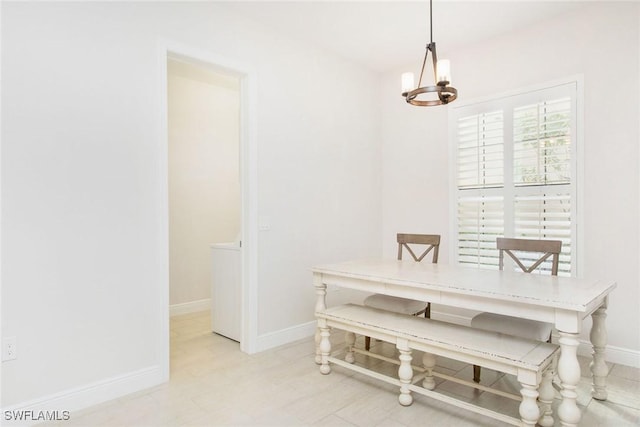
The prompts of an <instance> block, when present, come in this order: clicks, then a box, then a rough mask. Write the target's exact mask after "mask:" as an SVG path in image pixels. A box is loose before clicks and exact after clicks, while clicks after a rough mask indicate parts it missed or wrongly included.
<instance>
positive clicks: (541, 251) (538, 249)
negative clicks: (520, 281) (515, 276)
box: [471, 237, 562, 383]
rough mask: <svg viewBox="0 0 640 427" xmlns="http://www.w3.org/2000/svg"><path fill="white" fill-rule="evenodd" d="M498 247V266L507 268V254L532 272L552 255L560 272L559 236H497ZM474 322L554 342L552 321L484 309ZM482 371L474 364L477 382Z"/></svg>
mask: <svg viewBox="0 0 640 427" xmlns="http://www.w3.org/2000/svg"><path fill="white" fill-rule="evenodd" d="M496 247H497V248H498V250H499V259H498V267H499V269H500V270H504V254H507V255H508V256H509V257H510V258H511V259H512V260H513V261H514V262H515V264H516V265H517V266H518V267H520V269H521V270H522V271H524V272H525V273H531V272H533V271H534V270H536V269H538V268H540V267H541V266H542V265H544V264H543V263H544V262H545V261H547V260H548V259H549V258H551V269H550V273H551V275H552V276H557V275H558V263H559V260H560V251H561V250H562V242H561V241H560V240H532V239H510V238H505V237H498V238H497V239H496ZM532 256H533V258H532ZM531 261H533V264H531V265H530V266H528V267H527V266H525V264H524V262H527V263H528V262H531ZM471 326H472V327H474V328H478V329H484V330H488V331H494V332H502V333H503V334H508V335H516V336H520V337H523V338H529V339H532V340H538V341H547V342H551V331H552V329H553V325H552V324H550V323H545V322H539V321H537V320H528V319H521V318H519V317H513V316H505V315H502V314H494V313H481V314H478V315H476V316H474V317H473V319H471ZM480 371H481V369H480V366H476V365H474V366H473V381H475V382H476V383H479V382H480Z"/></svg>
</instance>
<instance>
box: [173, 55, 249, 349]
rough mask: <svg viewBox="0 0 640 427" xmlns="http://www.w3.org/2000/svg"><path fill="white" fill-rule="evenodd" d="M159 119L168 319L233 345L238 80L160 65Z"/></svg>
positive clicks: (197, 68)
mask: <svg viewBox="0 0 640 427" xmlns="http://www.w3.org/2000/svg"><path fill="white" fill-rule="evenodd" d="M167 117H168V120H167V126H168V146H169V153H168V172H169V180H168V186H169V304H170V307H171V310H170V311H171V315H172V316H173V315H178V314H188V313H194V312H198V311H204V310H209V309H211V307H213V311H212V317H213V320H214V321H212V328H213V330H214V332H218V333H222V334H224V335H225V336H227V337H229V338H232V339H234V340H236V341H240V315H239V313H240V281H239V279H240V250H241V244H240V236H241V179H240V79H239V77H237V76H235V75H233V74H229V73H223V72H220V71H214V70H212V69H209V68H206V67H203V66H201V65H196V64H192V63H189V62H185V61H183V60H178V59H173V58H171V57H170V58H168V60H167ZM229 256H232V259H231V261H232V262H221V261H220V258H221V257H223V258H225V260H226V259H227V258H229ZM230 264H233V270H234V271H233V272H232V271H227V270H230V269H231V267H230ZM212 275H213V280H212Z"/></svg>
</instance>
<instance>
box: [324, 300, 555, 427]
mask: <svg viewBox="0 0 640 427" xmlns="http://www.w3.org/2000/svg"><path fill="white" fill-rule="evenodd" d="M316 317H317V318H318V327H319V329H320V355H321V357H320V372H321V373H323V374H328V373H330V372H331V367H330V366H329V362H331V363H334V364H336V365H340V366H343V367H345V368H348V369H351V370H354V371H356V372H360V373H362V374H365V375H368V376H371V377H374V378H377V379H380V380H382V381H386V382H388V383H391V384H396V385H398V386H399V387H400V395H399V397H398V400H399V402H400V404H402V405H404V406H408V405H410V404H411V403H412V402H413V397H412V396H411V392H412V391H413V392H416V393H419V394H423V395H426V396H430V397H433V398H435V399H438V400H440V401H444V402H448V403H451V404H454V405H456V406H459V407H463V408H465V409H468V410H471V411H473V412H476V413H480V414H483V415H487V416H490V417H492V418H495V419H498V420H500V421H503V422H507V423H510V424H513V425H527V426H528V425H531V426H533V425H535V424H536V423H539V424H540V425H542V426H552V425H553V423H554V421H553V417H552V412H551V402H552V400H553V396H554V389H553V386H552V385H551V380H552V376H553V372H552V369H551V368H552V362H553V359H554V357H555V356H556V355H557V353H558V352H559V347H558V346H557V345H555V344H550V343H544V342H539V341H532V340H528V339H523V338H520V337H516V336H511V335H504V334H500V333H495V332H490V331H483V330H480V329H473V328H470V327H466V326H461V325H455V324H451V323H445V322H440V321H437V320H432V319H424V318H420V317H414V316H408V315H404V314H398V313H393V312H389V311H384V310H379V309H375V308H371V307H363V306H359V305H354V304H345V305H341V306H337V307H332V308H329V309H326V310H323V311H319V312H316ZM330 328H337V329H341V330H344V331H346V332H347V333H346V336H345V340H346V356H345V360H342V359H339V358H337V357H334V356H332V355H331V342H330V340H329V337H330ZM355 334H360V335H364V336H370V337H372V338H376V339H379V340H382V341H386V342H389V343H392V344H395V346H396V347H397V349H398V350H399V352H400V356H399V362H397V361H396V362H395V363H396V364H398V365H399V368H398V378H393V377H389V376H387V375H384V374H381V373H378V372H375V371H372V370H370V369H367V368H364V367H361V366H358V365H355V364H354V361H355V354H354V353H355V352H358V353H366V354H371V353H369V352H366V351H364V350H360V349H356V348H355V347H354V344H355V339H356V338H355ZM412 350H419V351H422V352H424V355H423V357H422V364H423V366H424V368H421V367H414V366H412V365H411V360H412V356H411V351H412ZM372 355H373V354H372ZM436 355H437V356H443V357H447V358H451V359H455V360H459V361H462V362H466V363H469V364H474V365H479V366H484V367H487V368H490V369H494V370H497V371H501V372H505V373H508V374H513V375H515V376H516V377H517V379H518V381H519V382H520V384H521V386H522V389H521V391H520V393H521V395H522V396H521V398H520V397H516V398H517V399H518V400H521V403H520V406H519V412H520V417H521V418H520V419H517V418H514V417H511V416H508V415H505V414H502V413H498V412H495V411H492V410H489V409H486V408H483V407H480V406H478V405H474V404H471V403H468V402H465V401H461V400H458V399H455V398H453V397H451V396H448V395H445V394H441V393H438V392H436V391H434V389H435V386H436V383H435V379H434V377H435V376H438V377H446V376H445V375H441V374H438V373H436V372H434V368H435V365H436V358H435V356H436ZM379 358H382V359H387V358H383V357H379ZM388 360H389V361H391V360H393V359H388ZM416 368H417V369H418V370H421V371H423V373H422V374H421V375H417V376H414V372H413V371H414V369H416ZM420 379H423V381H422V387H420V386H418V385H415V383H416V382H418V381H419V380H420ZM447 379H452V380H456V381H457V382H461V383H464V384H467V385H470V386H472V387H476V388H480V389H483V390H487V391H489V390H488V389H489V388H488V387H484V386H480V385H477V384H474V383H470V382H466V381H463V380H458V379H454V378H451V377H447ZM498 394H501V393H498ZM502 394H503V395H504V394H506V393H502ZM512 397H514V395H512ZM537 400H539V401H540V404H541V408H539V407H538V403H537Z"/></svg>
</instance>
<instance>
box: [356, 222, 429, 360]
mask: <svg viewBox="0 0 640 427" xmlns="http://www.w3.org/2000/svg"><path fill="white" fill-rule="evenodd" d="M396 241H397V242H398V260H402V253H403V251H404V250H406V251H407V252H409V255H411V257H412V258H413V260H414V261H416V262H420V261H422V260H423V259H424V258H425V257H426V256H427V254H429V252H431V254H432V255H431V262H432V263H434V264H436V263H437V262H438V250H439V247H440V235H439V234H405V233H398V234H397V235H396ZM418 248H419V249H418ZM414 249H416V251H417V252H418V253H420V255H416V252H414ZM420 251H422V252H420ZM364 305H365V306H368V307H373V308H379V309H382V310H387V311H393V312H395V313H401V314H410V315H413V316H419V315H421V314H424V317H426V318H430V317H431V304H429V302H424V301H416V300H412V299H408V298H400V297H394V296H390V295H382V294H374V295H371V296H368V297H367V298H366V299H365V300H364ZM364 347H365V350H369V348H370V347H371V337H365V342H364Z"/></svg>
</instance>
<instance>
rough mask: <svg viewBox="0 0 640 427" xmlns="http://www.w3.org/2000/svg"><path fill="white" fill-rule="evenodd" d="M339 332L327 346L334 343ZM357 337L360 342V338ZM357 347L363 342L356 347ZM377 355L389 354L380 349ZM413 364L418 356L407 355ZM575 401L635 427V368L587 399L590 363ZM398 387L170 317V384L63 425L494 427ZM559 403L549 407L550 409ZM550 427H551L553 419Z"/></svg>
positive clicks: (508, 380) (478, 398)
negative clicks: (605, 394) (603, 393)
mask: <svg viewBox="0 0 640 427" xmlns="http://www.w3.org/2000/svg"><path fill="white" fill-rule="evenodd" d="M341 339H342V337H341V336H340V334H334V335H333V337H332V341H334V340H335V341H334V342H335V343H336V344H337V343H341ZM358 339H359V340H361V338H358ZM360 344H361V342H360ZM374 345H375V347H374V348H375V350H376V351H379V352H382V353H386V354H388V355H393V354H394V349H393V348H392V347H391V346H390V345H387V344H386V343H380V342H376V343H374ZM414 357H415V359H414V360H421V359H420V357H421V356H420V355H418V354H414ZM358 358H359V359H358V361H359V362H360V363H367V364H369V365H370V366H375V367H376V369H380V370H381V371H385V372H387V373H392V372H393V371H395V369H396V368H395V367H386V365H387V364H385V363H382V362H378V361H375V360H372V359H369V360H367V358H366V357H364V356H358ZM581 363H582V372H583V378H582V380H581V382H580V386H579V389H578V393H579V399H578V403H579V405H580V407H581V408H582V410H583V418H582V422H581V425H584V426H612V427H613V426H615V427H618V426H632V425H633V426H638V425H640V370H639V369H633V368H629V367H625V366H622V365H610V374H609V379H608V384H609V399H608V401H606V402H599V401H596V400H593V399H591V397H590V379H589V378H588V376H587V375H588V373H589V369H588V361H587V360H586V359H584V358H583V359H581ZM438 370H439V371H441V372H443V373H447V374H449V375H454V376H457V377H461V378H464V379H470V378H471V377H472V368H471V367H470V366H468V365H466V364H463V363H459V362H456V361H451V360H446V359H440V360H439V361H438ZM482 374H483V380H482V382H483V384H486V385H493V386H495V387H498V388H500V389H502V390H506V391H510V392H513V393H518V390H519V388H518V386H517V382H516V381H515V379H514V378H513V377H511V376H508V375H503V374H499V373H497V372H493V371H491V370H489V369H483V371H482ZM438 389H439V390H442V391H444V392H446V393H450V394H455V395H457V396H458V397H462V398H463V399H466V400H468V401H473V402H475V403H480V404H482V405H486V407H489V408H491V409H494V410H498V411H503V412H508V413H510V414H511V415H517V410H518V409H517V408H518V403H517V402H515V401H510V400H508V399H504V398H499V397H495V396H494V395H490V394H488V393H481V392H478V391H475V390H473V389H468V388H466V387H463V386H459V385H456V384H453V383H448V382H444V383H441V384H439V385H438ZM397 396H398V390H397V388H396V387H394V386H391V385H388V384H384V383H381V382H379V381H376V380H373V379H370V378H368V377H364V376H362V375H358V374H356V373H353V372H351V371H347V370H345V369H342V368H340V367H336V366H334V367H333V371H332V373H331V374H329V375H326V376H325V375H321V374H320V372H319V370H318V367H317V365H316V364H315V363H314V343H313V339H312V338H309V339H305V340H302V341H298V342H296V343H293V344H289V345H286V346H283V347H279V348H276V349H272V350H269V351H266V352H263V353H260V354H256V355H252V356H249V355H246V354H244V353H241V352H240V349H239V345H238V343H236V342H233V341H230V340H228V339H226V338H223V337H220V336H218V335H215V334H212V333H211V332H210V326H209V313H208V312H203V313H194V314H188V315H183V316H177V317H174V318H172V319H171V380H170V381H169V382H168V383H166V384H162V385H160V386H157V387H154V388H151V389H148V390H144V391H142V392H139V393H135V394H133V395H129V396H126V397H123V398H120V399H117V400H115V401H111V402H107V403H104V404H101V405H98V406H95V407H92V408H89V409H86V410H84V411H81V412H74V413H72V414H71V420H69V421H65V422H60V423H57V424H51V425H57V426H60V425H64V426H110V427H116V426H219V425H229V426H236V425H243V426H258V425H273V426H303V425H304V426H354V425H355V426H367V427H369V426H411V427H415V426H456V427H458V426H462V427H464V426H487V427H489V426H500V425H503V424H501V423H499V422H497V421H495V420H492V419H490V418H486V417H483V416H480V415H475V414H472V413H470V412H466V411H463V410H461V409H458V408H454V407H452V406H449V405H446V404H443V403H439V402H437V401H434V400H433V399H429V398H427V397H424V396H420V395H415V394H414V403H413V405H411V406H409V407H402V406H400V404H399V403H398V400H397ZM558 403H559V402H558V400H557V399H556V401H555V402H554V410H555V408H557V405H558ZM556 425H559V422H557V417H556Z"/></svg>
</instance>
